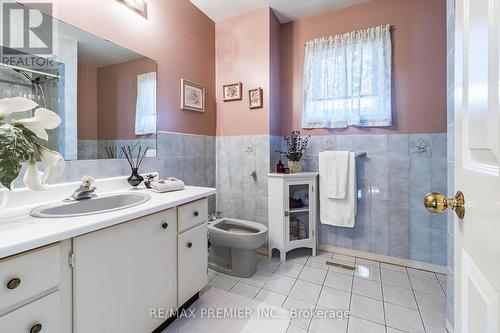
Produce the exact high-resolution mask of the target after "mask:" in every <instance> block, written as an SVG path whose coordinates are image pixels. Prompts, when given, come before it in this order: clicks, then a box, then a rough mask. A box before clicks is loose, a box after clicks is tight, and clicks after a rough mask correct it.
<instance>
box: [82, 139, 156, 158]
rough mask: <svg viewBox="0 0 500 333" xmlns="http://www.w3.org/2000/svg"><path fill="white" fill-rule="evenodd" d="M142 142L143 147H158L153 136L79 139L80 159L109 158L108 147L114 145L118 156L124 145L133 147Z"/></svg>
mask: <svg viewBox="0 0 500 333" xmlns="http://www.w3.org/2000/svg"><path fill="white" fill-rule="evenodd" d="M136 144H140V145H141V146H142V148H143V149H144V148H146V147H149V149H150V150H151V149H156V139H155V138H154V137H153V138H140V139H129V140H78V159H79V160H93V159H96V158H97V159H107V158H108V154H107V153H106V148H107V147H113V148H114V149H115V151H116V153H117V155H118V156H121V155H122V154H121V151H120V148H121V147H123V146H130V147H133V146H135V145H136Z"/></svg>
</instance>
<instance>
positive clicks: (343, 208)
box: [319, 152, 358, 228]
mask: <svg viewBox="0 0 500 333" xmlns="http://www.w3.org/2000/svg"><path fill="white" fill-rule="evenodd" d="M333 155H335V156H333ZM346 155H347V157H348V158H346V160H347V163H345V162H344V163H341V162H340V161H341V160H342V158H341V157H342V156H346ZM337 157H340V158H337ZM346 164H347V165H346ZM332 169H335V170H332ZM344 171H345V176H344V177H343V178H342V175H344ZM319 182H320V220H321V223H323V224H330V225H333V226H337V227H347V228H354V223H355V221H356V214H357V207H358V206H357V192H358V189H357V184H356V153H350V152H323V153H320V154H319ZM344 182H345V195H344V198H338V199H336V197H340V196H341V195H340V194H341V192H342V191H341V190H342V186H343V185H342V184H343V183H344ZM339 185H342V186H339Z"/></svg>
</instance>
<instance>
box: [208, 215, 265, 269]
mask: <svg viewBox="0 0 500 333" xmlns="http://www.w3.org/2000/svg"><path fill="white" fill-rule="evenodd" d="M266 237H267V227H266V226H265V225H262V224H260V223H257V222H251V221H244V220H237V219H230V218H222V219H220V220H215V221H213V222H209V224H208V239H209V242H210V245H211V247H210V249H209V255H208V266H209V267H210V268H211V269H213V270H216V271H218V272H222V273H226V274H230V275H234V276H238V277H250V276H252V275H253V274H254V273H255V271H256V270H257V263H256V256H255V251H256V249H257V248H258V247H260V246H262V245H263V244H264V242H265V241H266Z"/></svg>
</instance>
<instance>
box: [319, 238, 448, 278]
mask: <svg viewBox="0 0 500 333" xmlns="http://www.w3.org/2000/svg"><path fill="white" fill-rule="evenodd" d="M319 249H320V250H322V251H327V252H333V253H339V254H344V255H348V256H352V257H358V258H363V259H368V260H375V261H380V262H384V263H387V264H394V265H399V266H406V267H411V268H415V269H421V270H424V271H430V272H435V273H440V274H447V269H446V267H444V266H439V265H434V264H428V263H425V262H420V261H415V260H410V259H403V258H397V257H390V256H384V255H381V254H375V253H371V252H364V251H357V250H351V249H345V248H342V247H337V246H331V245H325V244H319Z"/></svg>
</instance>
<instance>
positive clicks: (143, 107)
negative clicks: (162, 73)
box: [135, 72, 156, 135]
mask: <svg viewBox="0 0 500 333" xmlns="http://www.w3.org/2000/svg"><path fill="white" fill-rule="evenodd" d="M154 133H156V73H155V72H151V73H146V74H140V75H138V76H137V105H136V109H135V134H136V135H146V134H154Z"/></svg>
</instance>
